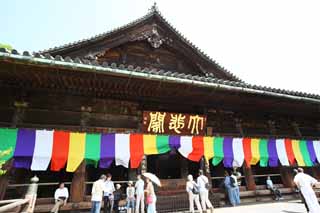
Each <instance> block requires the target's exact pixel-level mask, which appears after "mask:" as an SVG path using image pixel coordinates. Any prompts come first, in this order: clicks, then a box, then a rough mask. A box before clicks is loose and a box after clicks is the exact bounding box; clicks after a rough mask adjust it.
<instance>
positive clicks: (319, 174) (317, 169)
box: [312, 166, 320, 180]
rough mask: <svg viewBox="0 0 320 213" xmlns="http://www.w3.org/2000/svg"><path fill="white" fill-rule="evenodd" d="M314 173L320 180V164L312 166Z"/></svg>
mask: <svg viewBox="0 0 320 213" xmlns="http://www.w3.org/2000/svg"><path fill="white" fill-rule="evenodd" d="M312 175H313V177H314V178H316V179H318V180H320V167H319V166H316V167H312Z"/></svg>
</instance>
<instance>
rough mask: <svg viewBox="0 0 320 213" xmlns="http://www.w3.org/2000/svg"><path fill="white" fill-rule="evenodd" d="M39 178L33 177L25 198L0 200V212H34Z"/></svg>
mask: <svg viewBox="0 0 320 213" xmlns="http://www.w3.org/2000/svg"><path fill="white" fill-rule="evenodd" d="M38 182H39V178H38V177H36V176H34V177H33V178H31V184H28V191H27V193H26V195H25V197H24V198H23V199H12V200H2V201H0V205H3V204H5V205H3V206H0V212H23V213H33V212H34V207H35V204H36V200H37V191H38Z"/></svg>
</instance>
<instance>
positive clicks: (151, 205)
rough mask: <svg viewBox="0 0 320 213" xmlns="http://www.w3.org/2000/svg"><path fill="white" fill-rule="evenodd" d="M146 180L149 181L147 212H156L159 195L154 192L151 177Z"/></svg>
mask: <svg viewBox="0 0 320 213" xmlns="http://www.w3.org/2000/svg"><path fill="white" fill-rule="evenodd" d="M146 182H147V187H146V190H145V192H146V193H147V204H148V208H147V213H156V212H157V210H156V203H157V197H156V194H155V192H154V187H153V184H152V182H151V180H150V179H149V178H146Z"/></svg>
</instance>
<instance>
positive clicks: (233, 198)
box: [222, 171, 241, 206]
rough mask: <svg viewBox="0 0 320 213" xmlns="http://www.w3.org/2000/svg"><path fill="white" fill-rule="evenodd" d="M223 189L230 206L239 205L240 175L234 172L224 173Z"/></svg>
mask: <svg viewBox="0 0 320 213" xmlns="http://www.w3.org/2000/svg"><path fill="white" fill-rule="evenodd" d="M224 176H225V177H224V181H223V184H222V185H223V187H224V189H225V191H226V193H227V195H228V198H229V202H230V204H231V205H232V206H237V205H239V204H240V189H239V186H240V181H239V179H240V177H241V174H240V173H239V172H236V171H229V172H228V171H225V174H224Z"/></svg>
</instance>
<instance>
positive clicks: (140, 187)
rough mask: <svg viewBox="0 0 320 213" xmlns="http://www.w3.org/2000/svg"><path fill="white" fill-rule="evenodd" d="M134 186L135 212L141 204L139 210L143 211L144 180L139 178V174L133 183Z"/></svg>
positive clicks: (137, 212)
mask: <svg viewBox="0 0 320 213" xmlns="http://www.w3.org/2000/svg"><path fill="white" fill-rule="evenodd" d="M135 188H136V195H137V200H136V213H139V208H140V206H141V212H142V213H144V181H143V180H142V179H141V175H138V176H137V182H136V184H135Z"/></svg>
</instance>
